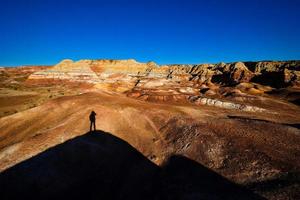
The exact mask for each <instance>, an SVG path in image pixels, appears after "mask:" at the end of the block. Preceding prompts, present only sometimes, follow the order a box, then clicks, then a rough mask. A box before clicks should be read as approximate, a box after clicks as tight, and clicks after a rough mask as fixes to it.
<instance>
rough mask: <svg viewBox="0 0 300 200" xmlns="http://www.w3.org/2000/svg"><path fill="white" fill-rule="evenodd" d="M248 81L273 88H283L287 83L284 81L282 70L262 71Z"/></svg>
mask: <svg viewBox="0 0 300 200" xmlns="http://www.w3.org/2000/svg"><path fill="white" fill-rule="evenodd" d="M250 81H251V82H254V83H259V84H261V85H267V86H271V87H273V88H284V87H287V86H288V85H289V84H288V83H285V81H284V71H279V72H268V73H262V74H261V75H258V76H254V77H253V78H252V79H251V80H250Z"/></svg>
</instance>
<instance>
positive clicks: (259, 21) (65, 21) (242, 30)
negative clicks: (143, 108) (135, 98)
mask: <svg viewBox="0 0 300 200" xmlns="http://www.w3.org/2000/svg"><path fill="white" fill-rule="evenodd" d="M299 9H300V0H248V1H246V0H223V1H222V0H210V1H209V0H180V1H179V0H172V1H171V0H170V1H167V0H136V1H134V0H123V1H121V0H119V1H117V0H106V1H100V0H99V1H91V0H82V1H80V0H69V1H67V0H19V1H17V0H0V66H12V65H30V64H55V63H57V62H59V61H60V60H62V59H65V58H70V59H73V60H79V59H84V58H86V59H101V58H108V59H127V58H134V59H136V60H138V61H141V62H147V61H150V60H151V61H155V62H157V63H159V64H167V63H205V62H212V63H216V62H221V61H225V62H229V61H248V60H290V59H298V60H299V59H300V14H299Z"/></svg>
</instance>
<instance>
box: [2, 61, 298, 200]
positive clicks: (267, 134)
mask: <svg viewBox="0 0 300 200" xmlns="http://www.w3.org/2000/svg"><path fill="white" fill-rule="evenodd" d="M299 102H300V61H286V62H284V61H282V62H277V61H264V62H236V63H227V64H226V63H219V64H200V65H164V66H158V65H157V64H155V63H154V62H149V63H139V62H136V61H135V60H80V61H78V62H74V61H72V60H63V61H62V62H60V63H59V64H57V65H55V66H28V67H15V68H0V172H1V173H0V198H1V197H3V198H1V199H19V198H20V197H24V198H25V197H26V198H33V199H47V198H49V199H50V198H51V199H53V198H62V197H63V198H76V197H82V198H86V199H101V198H104V199H147V198H148V199H264V198H265V199H272V200H273V199H274V200H277V199H278V200H287V199H295V200H296V199H300V159H299V158H300V129H299V128H300V107H299V105H300V104H299ZM92 110H94V111H95V112H96V113H97V115H96V128H97V131H95V132H89V128H90V122H89V114H90V112H91V111H92Z"/></svg>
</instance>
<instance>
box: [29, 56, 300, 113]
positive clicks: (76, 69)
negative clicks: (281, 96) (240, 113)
mask: <svg viewBox="0 0 300 200" xmlns="http://www.w3.org/2000/svg"><path fill="white" fill-rule="evenodd" d="M26 82H27V83H28V84H49V83H51V84H53V83H57V82H66V83H82V84H89V85H90V87H92V88H94V89H101V90H107V91H114V92H121V93H126V94H127V96H130V97H133V98H139V99H142V100H147V101H172V102H173V101H175V102H178V101H186V102H190V101H189V100H188V98H190V97H193V96H200V97H201V99H202V100H201V101H200V100H198V101H199V102H202V104H203V102H204V101H205V99H206V98H208V99H211V98H212V99H217V100H216V103H213V104H214V105H215V106H218V105H219V106H222V107H228V108H233V107H234V108H235V107H236V106H238V107H239V108H238V109H239V110H244V111H254V112H256V111H261V110H260V109H259V108H249V107H247V106H246V105H245V107H244V108H243V109H240V106H241V105H244V104H236V103H234V102H229V103H228V105H227V103H226V102H227V101H228V100H227V101H226V102H222V101H219V100H218V99H219V98H223V97H232V98H234V100H241V99H245V98H247V97H251V95H252V96H253V95H262V94H264V93H265V92H267V91H270V90H272V88H286V87H300V61H285V62H277V61H264V62H233V63H218V64H198V65H179V64H176V65H162V66H159V65H157V64H156V63H154V62H148V63H139V62H137V61H135V60H133V59H129V60H80V61H77V62H74V61H72V60H63V61H61V62H60V63H58V64H57V65H55V66H53V67H50V68H46V69H45V70H41V71H37V72H34V73H33V74H31V75H30V76H29V78H28V79H27V81H26ZM211 101H214V100H209V101H208V102H210V103H211ZM204 104H207V103H204ZM208 104H209V103H208ZM229 104H230V105H229Z"/></svg>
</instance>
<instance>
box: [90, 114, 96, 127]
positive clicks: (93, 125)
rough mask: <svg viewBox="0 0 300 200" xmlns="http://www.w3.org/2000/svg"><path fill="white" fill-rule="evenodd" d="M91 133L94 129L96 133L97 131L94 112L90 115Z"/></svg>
mask: <svg viewBox="0 0 300 200" xmlns="http://www.w3.org/2000/svg"><path fill="white" fill-rule="evenodd" d="M90 122H91V124H90V131H92V127H94V131H95V130H96V113H95V111H92V112H91V114H90Z"/></svg>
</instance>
